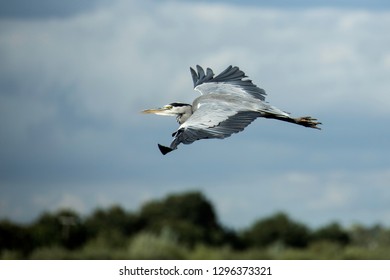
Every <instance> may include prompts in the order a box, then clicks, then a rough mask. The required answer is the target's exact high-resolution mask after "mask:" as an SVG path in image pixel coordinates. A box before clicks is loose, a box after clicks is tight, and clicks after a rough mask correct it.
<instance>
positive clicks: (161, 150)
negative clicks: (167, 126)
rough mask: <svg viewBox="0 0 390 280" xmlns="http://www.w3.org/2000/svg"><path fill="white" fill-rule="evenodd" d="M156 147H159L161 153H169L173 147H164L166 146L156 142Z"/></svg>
mask: <svg viewBox="0 0 390 280" xmlns="http://www.w3.org/2000/svg"><path fill="white" fill-rule="evenodd" d="M158 148H159V149H160V152H161V153H162V154H163V155H166V154H167V153H170V152H172V151H173V149H171V148H169V147H166V146H163V145H160V144H158Z"/></svg>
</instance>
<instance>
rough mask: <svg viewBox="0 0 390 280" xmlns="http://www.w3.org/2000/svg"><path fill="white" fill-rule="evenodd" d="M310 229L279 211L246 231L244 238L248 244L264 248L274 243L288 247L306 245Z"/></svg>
mask: <svg viewBox="0 0 390 280" xmlns="http://www.w3.org/2000/svg"><path fill="white" fill-rule="evenodd" d="M309 234H310V231H309V229H308V228H307V227H306V226H305V225H303V224H301V223H298V222H295V221H293V220H291V219H290V218H289V217H288V216H287V215H286V214H284V213H277V214H275V215H273V216H271V217H269V218H265V219H262V220H259V221H257V222H255V223H254V225H253V226H252V227H251V228H249V229H248V230H246V231H244V233H243V239H244V242H245V243H246V244H247V246H251V247H259V248H264V247H267V246H270V245H274V244H280V245H282V246H288V247H297V248H299V247H305V246H307V244H308V241H309Z"/></svg>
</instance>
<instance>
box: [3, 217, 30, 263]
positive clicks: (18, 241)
mask: <svg viewBox="0 0 390 280" xmlns="http://www.w3.org/2000/svg"><path fill="white" fill-rule="evenodd" d="M32 249H33V245H32V240H31V235H30V232H29V231H28V230H27V227H26V226H21V225H18V224H15V223H13V222H11V221H8V220H2V221H0V253H1V252H2V251H5V250H10V251H17V252H19V253H20V254H21V255H22V256H21V257H25V256H26V255H27V254H28V253H29V252H30V251H31V250H32Z"/></svg>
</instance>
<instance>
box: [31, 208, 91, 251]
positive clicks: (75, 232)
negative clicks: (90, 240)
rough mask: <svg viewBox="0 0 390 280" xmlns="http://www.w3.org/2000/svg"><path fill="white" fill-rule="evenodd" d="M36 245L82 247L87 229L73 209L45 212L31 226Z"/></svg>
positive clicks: (68, 247)
mask: <svg viewBox="0 0 390 280" xmlns="http://www.w3.org/2000/svg"><path fill="white" fill-rule="evenodd" d="M30 230H31V235H32V240H33V242H34V246H35V247H46V246H63V247H65V248H67V249H75V248H77V247H80V246H81V245H82V244H83V243H84V242H85V240H86V231H85V227H84V226H83V223H82V221H81V219H80V217H79V215H78V214H77V213H76V212H74V211H72V210H60V211H58V212H57V213H54V214H50V213H43V214H42V215H41V216H40V217H39V218H38V219H37V220H36V221H35V222H34V223H33V224H32V225H31V227H30Z"/></svg>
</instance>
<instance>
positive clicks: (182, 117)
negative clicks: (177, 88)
mask: <svg viewBox="0 0 390 280" xmlns="http://www.w3.org/2000/svg"><path fill="white" fill-rule="evenodd" d="M191 115H192V106H191V105H188V106H183V107H182V108H181V111H180V113H178V114H177V117H176V120H177V122H178V123H179V124H182V123H184V122H185V121H186V120H187V119H188V118H189V117H191Z"/></svg>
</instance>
